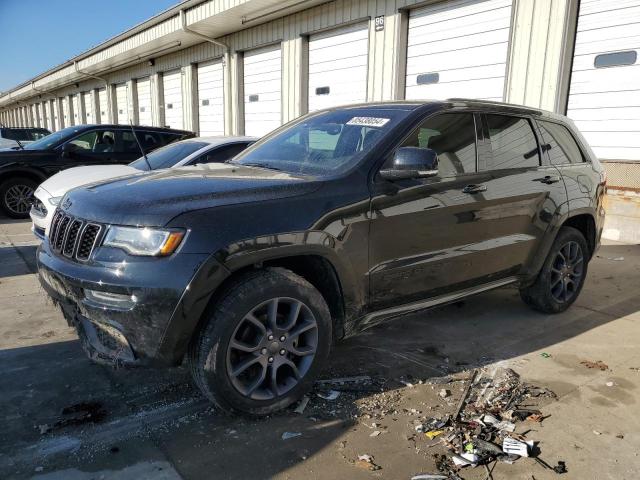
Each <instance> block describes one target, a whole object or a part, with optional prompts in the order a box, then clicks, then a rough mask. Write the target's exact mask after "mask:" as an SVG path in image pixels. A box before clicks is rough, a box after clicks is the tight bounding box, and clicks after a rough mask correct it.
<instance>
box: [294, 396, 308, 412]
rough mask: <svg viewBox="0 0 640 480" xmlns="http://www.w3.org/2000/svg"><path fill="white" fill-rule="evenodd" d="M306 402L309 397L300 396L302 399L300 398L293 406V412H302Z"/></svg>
mask: <svg viewBox="0 0 640 480" xmlns="http://www.w3.org/2000/svg"><path fill="white" fill-rule="evenodd" d="M308 403H309V397H307V396H306V395H305V396H304V397H302V400H300V403H299V404H298V406H297V407H296V408H295V410H294V412H296V413H299V414H302V413H303V412H304V409H305V408H307V404H308Z"/></svg>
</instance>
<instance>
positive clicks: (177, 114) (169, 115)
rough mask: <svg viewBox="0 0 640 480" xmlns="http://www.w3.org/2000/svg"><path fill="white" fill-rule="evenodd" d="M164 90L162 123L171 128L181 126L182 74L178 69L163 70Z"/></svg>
mask: <svg viewBox="0 0 640 480" xmlns="http://www.w3.org/2000/svg"><path fill="white" fill-rule="evenodd" d="M162 86H163V90H164V125H165V126H166V127H171V128H178V129H180V128H183V125H184V123H183V119H182V74H181V72H180V70H176V71H173V72H165V73H164V74H163V75H162Z"/></svg>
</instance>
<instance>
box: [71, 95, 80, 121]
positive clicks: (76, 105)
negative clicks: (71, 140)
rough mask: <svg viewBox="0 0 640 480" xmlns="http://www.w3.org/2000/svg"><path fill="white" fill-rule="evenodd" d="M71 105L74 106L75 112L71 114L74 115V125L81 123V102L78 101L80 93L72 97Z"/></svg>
mask: <svg viewBox="0 0 640 480" xmlns="http://www.w3.org/2000/svg"><path fill="white" fill-rule="evenodd" d="M71 107H72V108H73V112H72V114H71V116H72V117H73V118H72V120H73V125H80V124H81V123H82V118H81V115H80V102H79V101H78V94H76V95H74V96H72V97H71Z"/></svg>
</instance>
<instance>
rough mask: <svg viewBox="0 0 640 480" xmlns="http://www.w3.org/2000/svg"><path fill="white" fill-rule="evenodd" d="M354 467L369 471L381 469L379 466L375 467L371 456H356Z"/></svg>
mask: <svg viewBox="0 0 640 480" xmlns="http://www.w3.org/2000/svg"><path fill="white" fill-rule="evenodd" d="M355 466H356V467H358V468H363V469H365V470H371V471H375V470H381V469H382V467H381V466H380V465H376V464H375V463H374V462H373V457H372V456H371V455H358V460H356V462H355Z"/></svg>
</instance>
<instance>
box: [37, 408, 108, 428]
mask: <svg viewBox="0 0 640 480" xmlns="http://www.w3.org/2000/svg"><path fill="white" fill-rule="evenodd" d="M106 416H107V411H106V410H105V409H104V407H103V406H102V404H101V403H100V402H81V403H76V404H74V405H70V406H68V407H65V408H63V409H62V412H61V414H60V417H61V418H60V419H59V420H58V421H56V422H54V423H52V424H49V423H45V424H41V425H38V427H37V428H38V431H39V432H40V434H41V435H44V434H46V433H48V432H50V431H52V430H55V429H58V428H63V427H67V426H69V425H83V424H85V423H98V422H101V421H102V420H103V419H104V418H105V417H106Z"/></svg>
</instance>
